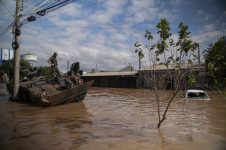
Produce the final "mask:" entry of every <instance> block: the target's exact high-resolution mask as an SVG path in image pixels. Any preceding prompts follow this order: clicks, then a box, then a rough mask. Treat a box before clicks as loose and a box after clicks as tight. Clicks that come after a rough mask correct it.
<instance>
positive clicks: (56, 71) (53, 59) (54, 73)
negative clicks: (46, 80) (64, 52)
mask: <svg viewBox="0 0 226 150" xmlns="http://www.w3.org/2000/svg"><path fill="white" fill-rule="evenodd" d="M56 57H57V53H56V52H54V54H53V56H51V57H50V58H49V60H48V63H49V64H50V65H51V69H52V76H53V77H56V78H57V77H59V76H60V71H59V69H58V67H57V65H58V64H57V59H56Z"/></svg>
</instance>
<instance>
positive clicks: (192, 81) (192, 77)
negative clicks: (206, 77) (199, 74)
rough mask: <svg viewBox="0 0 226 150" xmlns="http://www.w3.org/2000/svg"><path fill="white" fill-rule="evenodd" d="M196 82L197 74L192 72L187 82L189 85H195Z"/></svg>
mask: <svg viewBox="0 0 226 150" xmlns="http://www.w3.org/2000/svg"><path fill="white" fill-rule="evenodd" d="M195 83H196V78H195V76H194V75H193V74H192V75H190V76H189V77H188V81H187V84H188V86H194V85H195Z"/></svg>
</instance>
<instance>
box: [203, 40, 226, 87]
mask: <svg viewBox="0 0 226 150" xmlns="http://www.w3.org/2000/svg"><path fill="white" fill-rule="evenodd" d="M204 59H205V64H206V71H207V73H208V78H209V83H208V84H210V85H212V86H214V87H216V88H220V89H221V90H222V89H223V88H225V87H226V37H225V36H224V37H221V38H220V39H218V41H216V42H215V43H213V44H210V45H209V47H208V48H207V49H206V50H205V51H204Z"/></svg>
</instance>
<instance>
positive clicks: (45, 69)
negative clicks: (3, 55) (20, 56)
mask: <svg viewBox="0 0 226 150" xmlns="http://www.w3.org/2000/svg"><path fill="white" fill-rule="evenodd" d="M4 73H7V75H8V76H9V78H10V79H13V76H14V59H11V60H10V61H5V62H3V64H1V65H0V75H2V74H4ZM31 75H32V76H50V75H51V67H49V66H41V67H32V66H31V65H30V64H29V63H28V62H27V61H26V60H21V61H20V80H23V79H24V78H25V77H28V76H31Z"/></svg>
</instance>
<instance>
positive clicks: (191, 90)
mask: <svg viewBox="0 0 226 150" xmlns="http://www.w3.org/2000/svg"><path fill="white" fill-rule="evenodd" d="M187 92H201V93H205V91H203V90H187Z"/></svg>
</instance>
